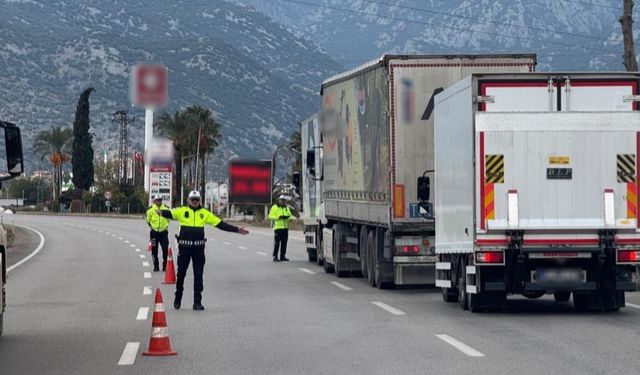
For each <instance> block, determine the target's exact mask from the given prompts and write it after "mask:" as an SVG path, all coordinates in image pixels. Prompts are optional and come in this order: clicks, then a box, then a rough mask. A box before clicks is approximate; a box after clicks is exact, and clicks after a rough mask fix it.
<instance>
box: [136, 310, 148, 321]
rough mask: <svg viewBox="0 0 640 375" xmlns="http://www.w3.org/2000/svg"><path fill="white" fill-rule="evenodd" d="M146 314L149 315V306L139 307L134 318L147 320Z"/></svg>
mask: <svg viewBox="0 0 640 375" xmlns="http://www.w3.org/2000/svg"><path fill="white" fill-rule="evenodd" d="M148 316H149V308H148V307H141V308H140V310H138V316H136V320H147V317H148Z"/></svg>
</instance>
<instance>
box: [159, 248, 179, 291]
mask: <svg viewBox="0 0 640 375" xmlns="http://www.w3.org/2000/svg"><path fill="white" fill-rule="evenodd" d="M162 283H163V284H175V283H176V268H175V267H174V266H173V251H171V248H169V254H167V268H166V269H165V271H164V281H163V282H162Z"/></svg>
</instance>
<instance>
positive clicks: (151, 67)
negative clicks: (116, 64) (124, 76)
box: [131, 64, 169, 108]
mask: <svg viewBox="0 0 640 375" xmlns="http://www.w3.org/2000/svg"><path fill="white" fill-rule="evenodd" d="M168 88H169V73H168V70H167V67H166V66H164V65H159V64H138V65H136V66H134V67H133V71H132V73H131V102H132V103H133V104H134V105H135V106H137V107H143V108H158V107H163V106H165V105H166V104H167V101H168Z"/></svg>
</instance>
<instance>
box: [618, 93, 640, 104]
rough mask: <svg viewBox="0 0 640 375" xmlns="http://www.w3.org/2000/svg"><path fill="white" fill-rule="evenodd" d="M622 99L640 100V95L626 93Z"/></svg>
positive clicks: (626, 100)
mask: <svg viewBox="0 0 640 375" xmlns="http://www.w3.org/2000/svg"><path fill="white" fill-rule="evenodd" d="M622 100H624V101H625V103H626V102H640V95H625V96H623V97H622Z"/></svg>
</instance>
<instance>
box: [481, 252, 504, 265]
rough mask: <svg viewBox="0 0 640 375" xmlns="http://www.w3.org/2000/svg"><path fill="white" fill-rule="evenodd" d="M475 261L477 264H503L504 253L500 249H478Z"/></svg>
mask: <svg viewBox="0 0 640 375" xmlns="http://www.w3.org/2000/svg"><path fill="white" fill-rule="evenodd" d="M476 263H479V264H503V263H504V253H503V252H502V251H478V252H476Z"/></svg>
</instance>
